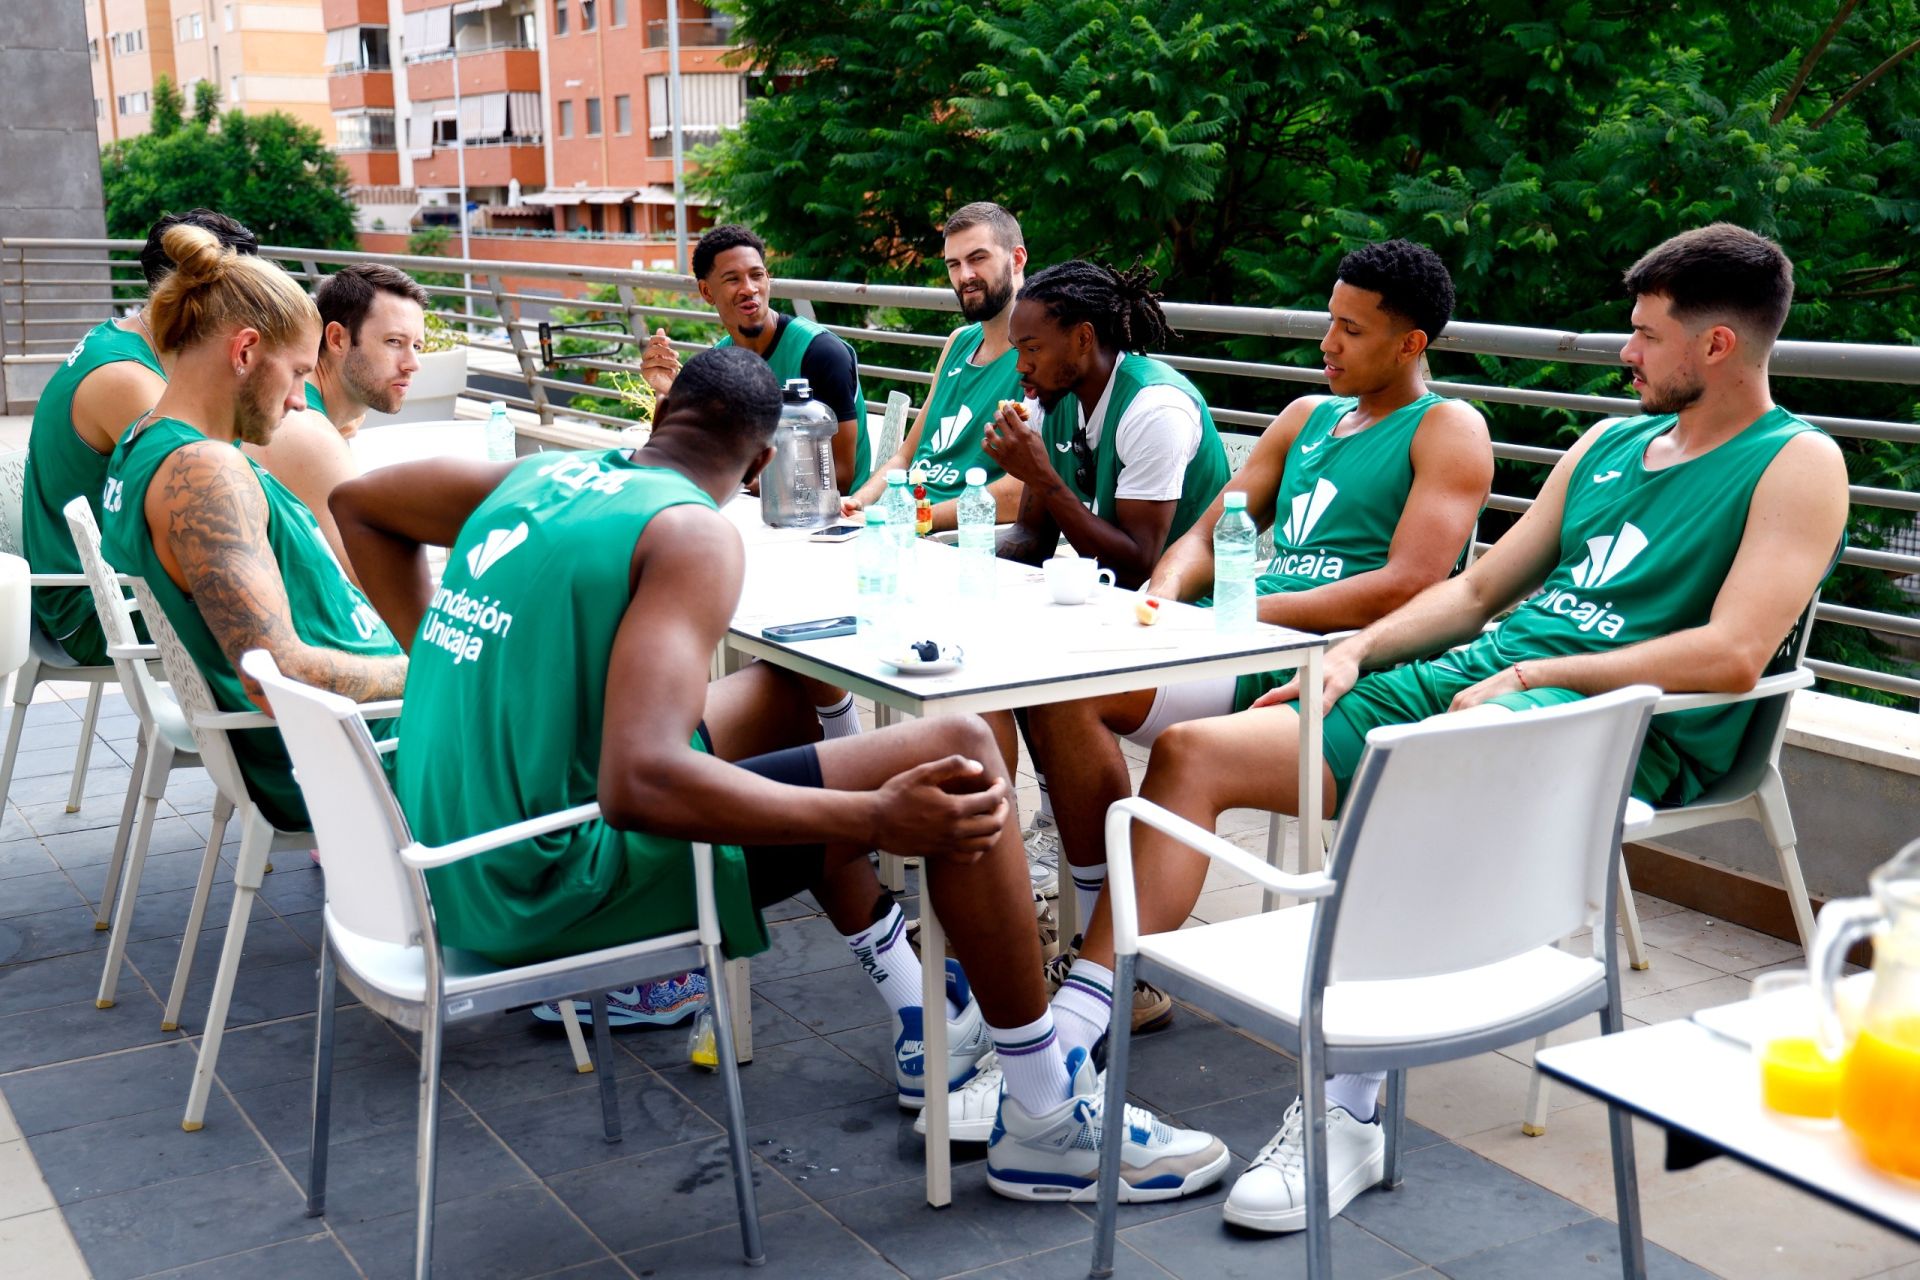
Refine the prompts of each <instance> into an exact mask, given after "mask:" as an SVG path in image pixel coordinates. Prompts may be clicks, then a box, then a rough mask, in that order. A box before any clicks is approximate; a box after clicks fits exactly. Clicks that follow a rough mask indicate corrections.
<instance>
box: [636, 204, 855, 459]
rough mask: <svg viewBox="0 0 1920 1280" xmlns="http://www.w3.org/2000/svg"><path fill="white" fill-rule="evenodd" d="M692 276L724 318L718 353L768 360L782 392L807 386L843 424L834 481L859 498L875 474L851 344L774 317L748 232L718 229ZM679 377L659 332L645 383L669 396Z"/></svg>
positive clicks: (701, 249)
mask: <svg viewBox="0 0 1920 1280" xmlns="http://www.w3.org/2000/svg"><path fill="white" fill-rule="evenodd" d="M693 275H694V279H695V280H697V281H698V282H699V284H700V296H701V297H702V298H704V299H706V301H707V304H708V305H709V306H711V307H712V308H713V309H714V310H715V311H717V312H718V313H719V315H720V323H721V324H722V325H724V326H725V327H726V330H727V332H726V336H725V337H723V338H721V339H720V341H718V342H716V343H715V344H714V345H715V346H717V347H730V346H736V345H737V346H742V347H745V348H747V350H749V351H751V352H753V353H754V354H755V355H757V356H759V357H760V358H761V359H763V360H765V361H766V362H767V364H768V365H769V366H771V367H772V369H773V376H774V377H775V378H777V379H779V380H780V382H781V383H782V384H783V385H784V384H785V383H786V382H787V381H788V380H789V379H791V378H805V379H806V380H807V383H808V384H809V385H810V386H811V387H812V389H813V398H814V399H815V400H818V401H819V402H820V403H821V404H824V405H825V406H827V408H828V409H830V410H832V412H833V416H834V417H835V418H836V419H837V420H838V421H839V423H840V433H839V434H838V435H837V436H835V437H834V440H833V475H834V480H835V482H836V483H837V484H838V485H839V487H840V492H841V493H854V492H857V491H858V490H859V488H860V486H861V485H863V484H865V483H866V482H867V477H868V476H869V475H871V474H872V473H873V451H872V447H871V446H870V445H869V444H868V443H867V400H866V396H865V394H864V393H863V392H862V391H861V390H860V370H859V361H858V357H856V356H855V355H854V353H853V348H852V347H851V346H850V345H848V343H847V341H846V339H844V338H841V337H839V336H838V335H836V334H832V333H828V332H827V330H826V329H825V328H824V327H822V326H821V325H819V324H816V323H814V322H813V321H812V320H808V319H806V318H805V317H803V316H790V315H787V314H786V313H785V312H781V311H775V310H774V309H773V305H772V302H771V298H772V295H773V277H772V276H771V275H769V274H768V273H767V246H766V242H765V241H763V240H761V239H760V237H759V236H757V235H755V234H753V232H751V231H749V230H747V229H746V228H745V227H741V226H734V225H732V224H729V225H726V226H720V227H714V228H713V229H711V230H709V231H707V232H706V233H705V234H703V235H702V236H701V237H700V242H699V243H698V244H696V245H695V246H694V247H693ZM679 372H680V356H679V354H678V353H677V352H675V351H674V349H673V348H672V347H671V346H669V345H668V343H667V334H666V331H665V330H664V329H662V330H659V331H657V332H655V334H654V335H653V337H652V339H651V340H650V341H649V342H648V343H647V346H646V349H645V350H644V351H643V352H642V353H641V357H640V376H641V377H643V378H645V379H646V380H647V384H648V385H649V386H651V387H652V388H653V390H654V392H655V394H657V395H661V396H664V395H666V394H667V391H668V389H669V388H671V387H672V386H673V380H674V378H675V376H676V375H678V374H679Z"/></svg>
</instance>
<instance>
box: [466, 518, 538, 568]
mask: <svg viewBox="0 0 1920 1280" xmlns="http://www.w3.org/2000/svg"><path fill="white" fill-rule="evenodd" d="M526 540H527V525H526V521H524V520H523V521H521V522H520V523H519V524H517V525H515V526H513V528H511V529H495V530H493V531H491V532H490V533H488V534H487V540H486V541H485V542H483V543H481V544H480V545H479V546H477V547H471V548H469V549H468V550H467V572H468V573H470V574H472V575H473V576H474V577H476V578H478V577H480V576H481V575H482V574H484V573H486V571H487V570H489V569H491V568H493V566H495V565H496V564H499V563H500V562H501V561H502V560H504V559H506V557H507V553H508V552H510V551H512V550H513V549H514V548H515V547H517V546H519V545H520V544H521V543H523V542H525V541H526Z"/></svg>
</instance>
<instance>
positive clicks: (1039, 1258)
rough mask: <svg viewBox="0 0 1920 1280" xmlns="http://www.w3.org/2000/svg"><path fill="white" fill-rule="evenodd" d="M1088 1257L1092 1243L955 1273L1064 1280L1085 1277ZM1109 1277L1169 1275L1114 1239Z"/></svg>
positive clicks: (1152, 1279) (984, 1279) (1155, 1279)
mask: <svg viewBox="0 0 1920 1280" xmlns="http://www.w3.org/2000/svg"><path fill="white" fill-rule="evenodd" d="M1092 1257H1093V1245H1092V1244H1090V1243H1081V1244H1069V1245H1062V1246H1061V1247H1060V1248H1058V1249H1048V1250H1046V1251H1044V1252H1042V1253H1030V1254H1028V1255H1027V1256H1026V1257H1024V1258H1015V1259H1013V1260H1012V1261H1010V1262H1002V1263H997V1264H996V1265H994V1266H991V1267H982V1268H980V1269H979V1270H977V1271H962V1272H959V1273H958V1274H959V1275H962V1276H965V1277H966V1280H1064V1278H1066V1277H1079V1276H1082V1275H1085V1274H1086V1272H1087V1265H1088V1262H1089V1260H1090V1259H1091V1258H1092ZM963 1265H964V1264H963ZM1113 1274H1114V1277H1115V1280H1169V1277H1171V1276H1172V1274H1173V1273H1172V1272H1170V1271H1168V1270H1166V1269H1165V1268H1164V1267H1162V1266H1160V1264H1158V1263H1156V1262H1153V1261H1152V1260H1150V1259H1149V1258H1147V1256H1146V1255H1145V1254H1142V1253H1141V1252H1139V1251H1138V1250H1137V1249H1135V1248H1134V1247H1133V1246H1132V1245H1130V1244H1128V1243H1127V1242H1126V1241H1125V1240H1124V1239H1116V1240H1115V1241H1114V1249H1113Z"/></svg>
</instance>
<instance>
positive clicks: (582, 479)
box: [534, 457, 633, 493]
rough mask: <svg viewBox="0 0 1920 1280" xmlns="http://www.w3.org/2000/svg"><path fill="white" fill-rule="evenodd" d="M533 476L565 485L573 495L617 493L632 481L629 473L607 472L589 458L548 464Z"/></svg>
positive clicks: (566, 459) (631, 475)
mask: <svg viewBox="0 0 1920 1280" xmlns="http://www.w3.org/2000/svg"><path fill="white" fill-rule="evenodd" d="M534 474H535V475H537V476H546V477H548V478H549V479H551V480H552V481H553V482H554V483H555V484H559V485H565V486H566V487H567V488H569V489H572V490H573V491H574V492H575V493H580V492H582V491H586V492H592V493H618V492H620V491H621V490H622V489H624V488H626V487H627V481H629V480H631V479H633V473H632V472H631V471H609V470H607V469H606V468H605V467H603V466H601V465H600V464H599V463H597V462H595V461H593V459H591V458H580V457H566V458H562V459H561V460H560V461H558V462H549V463H548V464H547V465H546V466H544V467H542V468H540V469H539V470H538V471H536V472H534Z"/></svg>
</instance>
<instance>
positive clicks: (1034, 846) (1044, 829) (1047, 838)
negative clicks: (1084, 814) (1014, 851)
mask: <svg viewBox="0 0 1920 1280" xmlns="http://www.w3.org/2000/svg"><path fill="white" fill-rule="evenodd" d="M1020 838H1021V839H1022V840H1024V841H1025V842H1026V845H1027V877H1028V878H1029V879H1030V880H1032V881H1033V892H1034V894H1035V896H1037V897H1041V898H1057V897H1059V896H1060V828H1059V827H1056V826H1055V825H1054V824H1053V819H1051V818H1043V817H1041V816H1040V815H1038V814H1035V815H1034V818H1033V822H1032V824H1031V825H1030V826H1028V827H1027V829H1026V830H1025V831H1022V832H1021V833H1020Z"/></svg>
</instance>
